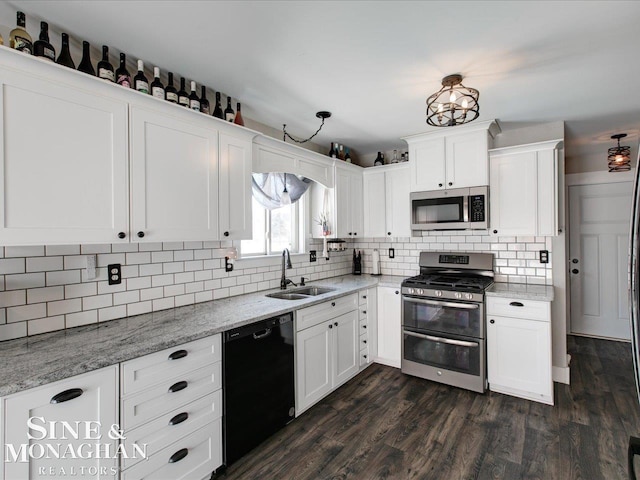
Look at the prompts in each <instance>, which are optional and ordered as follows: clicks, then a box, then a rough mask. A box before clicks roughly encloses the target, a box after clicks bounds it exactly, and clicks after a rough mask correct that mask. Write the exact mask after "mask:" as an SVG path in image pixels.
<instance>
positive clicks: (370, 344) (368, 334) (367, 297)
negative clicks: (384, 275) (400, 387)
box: [358, 287, 378, 369]
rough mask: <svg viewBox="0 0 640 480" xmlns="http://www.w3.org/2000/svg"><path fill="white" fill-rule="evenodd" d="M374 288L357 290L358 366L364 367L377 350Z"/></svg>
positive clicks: (376, 305) (376, 306)
mask: <svg viewBox="0 0 640 480" xmlns="http://www.w3.org/2000/svg"><path fill="white" fill-rule="evenodd" d="M376 290H377V289H376V288H375V287H374V288H368V289H367V290H362V291H360V292H358V308H359V328H360V331H359V335H360V368H361V369H364V368H365V367H367V366H368V365H369V364H371V363H372V362H373V359H374V358H375V357H376V355H377V351H378V338H377V330H376V326H377V325H376V323H377V322H376V320H377V317H378V315H377V311H378V302H377V298H378V295H377V293H376Z"/></svg>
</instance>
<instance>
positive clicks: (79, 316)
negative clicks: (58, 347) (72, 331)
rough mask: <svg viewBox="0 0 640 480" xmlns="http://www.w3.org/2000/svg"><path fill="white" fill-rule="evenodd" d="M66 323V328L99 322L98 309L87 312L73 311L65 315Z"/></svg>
mask: <svg viewBox="0 0 640 480" xmlns="http://www.w3.org/2000/svg"><path fill="white" fill-rule="evenodd" d="M64 323H65V327H66V328H73V327H79V326H81V325H89V324H91V323H98V311H97V310H88V311H86V312H79V313H71V314H68V315H65V318H64Z"/></svg>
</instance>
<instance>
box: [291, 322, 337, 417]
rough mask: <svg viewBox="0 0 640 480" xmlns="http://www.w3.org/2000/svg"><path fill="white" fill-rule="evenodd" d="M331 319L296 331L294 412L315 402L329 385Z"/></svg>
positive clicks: (300, 410)
mask: <svg viewBox="0 0 640 480" xmlns="http://www.w3.org/2000/svg"><path fill="white" fill-rule="evenodd" d="M329 325H333V322H324V323H321V324H320V325H315V326H313V327H310V328H307V329H305V330H302V331H301V332H298V333H297V334H296V377H297V382H296V383H297V385H296V387H297V396H298V401H297V402H296V409H297V413H298V414H299V413H301V412H303V411H304V410H306V409H307V408H309V407H310V406H311V405H313V404H314V403H316V402H317V401H318V400H320V399H321V398H322V397H324V396H325V395H326V394H327V393H329V392H330V391H331V389H332V388H333V385H332V372H333V362H332V349H333V346H332V344H331V343H332V338H333V335H332V331H333V328H329Z"/></svg>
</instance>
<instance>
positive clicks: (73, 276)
mask: <svg viewBox="0 0 640 480" xmlns="http://www.w3.org/2000/svg"><path fill="white" fill-rule="evenodd" d="M38 275H44V274H38ZM46 276H47V286H49V287H51V286H56V285H69V284H71V283H80V281H81V276H80V270H61V271H58V272H47V273H46Z"/></svg>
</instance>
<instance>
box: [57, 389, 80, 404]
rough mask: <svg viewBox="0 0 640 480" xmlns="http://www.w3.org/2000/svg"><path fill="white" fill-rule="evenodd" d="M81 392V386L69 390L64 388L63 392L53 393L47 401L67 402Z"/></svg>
mask: <svg viewBox="0 0 640 480" xmlns="http://www.w3.org/2000/svg"><path fill="white" fill-rule="evenodd" d="M83 393H84V390H82V389H81V388H71V389H69V390H65V391H64V392H60V393H59V394H57V395H55V396H54V397H53V398H52V399H51V401H50V402H49V403H62V402H68V401H69V400H73V399H74V398H78V397H79V396H80V395H82V394H83Z"/></svg>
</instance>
